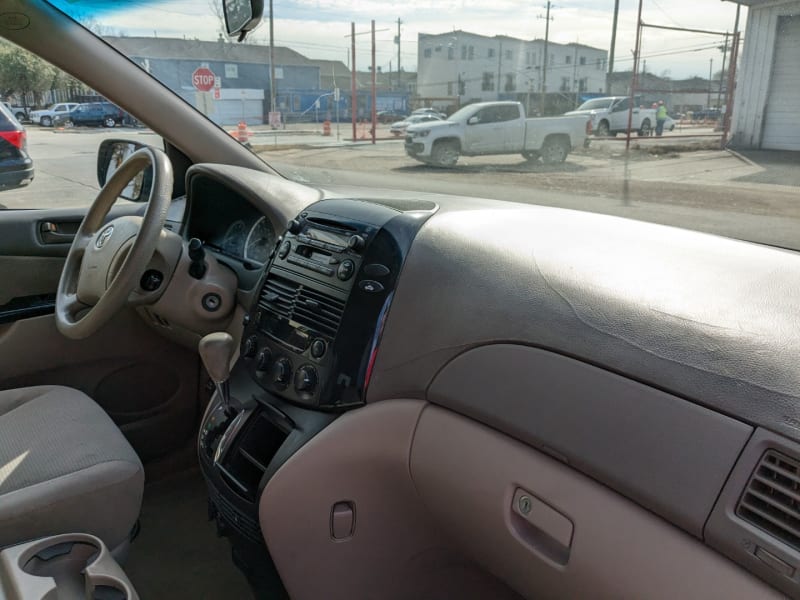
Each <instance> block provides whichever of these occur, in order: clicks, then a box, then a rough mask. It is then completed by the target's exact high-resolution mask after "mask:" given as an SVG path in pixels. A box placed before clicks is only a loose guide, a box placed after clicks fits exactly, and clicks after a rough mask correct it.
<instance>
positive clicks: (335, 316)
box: [199, 199, 436, 596]
mask: <svg viewBox="0 0 800 600" xmlns="http://www.w3.org/2000/svg"><path fill="white" fill-rule="evenodd" d="M435 208H436V206H435V205H434V204H433V203H430V202H424V201H419V202H415V201H404V202H401V203H387V204H378V203H375V202H367V201H361V200H348V199H335V200H324V201H321V202H318V203H316V204H314V205H312V206H310V207H309V208H308V209H307V210H305V211H304V212H302V213H301V214H299V215H297V217H296V218H294V219H292V220H291V221H290V222H289V223H288V225H287V227H286V230H285V231H284V232H283V235H282V236H281V237H280V238H279V239H278V241H277V244H276V246H275V248H274V249H273V251H272V255H271V257H270V262H269V263H268V265H267V267H266V269H265V271H264V273H263V275H262V277H261V280H260V282H259V284H258V287H257V289H256V293H255V294H254V295H253V298H252V303H251V306H250V307H249V310H248V312H247V314H246V316H245V318H244V322H243V325H244V331H243V335H242V338H241V339H242V342H241V347H240V349H239V353H240V358H239V360H238V361H237V363H236V365H235V366H234V368H233V370H232V371H231V373H230V378H229V380H228V381H226V382H225V386H224V387H219V390H220V391H219V392H218V393H217V394H216V395H215V397H214V398H213V399H212V402H211V403H210V404H209V407H208V409H207V411H206V414H205V417H204V419H203V423H202V426H201V431H200V438H199V455H200V464H201V468H202V471H203V474H204V476H205V478H206V481H207V483H208V487H209V498H210V503H209V515H210V518H212V519H214V520H215V521H216V522H217V526H218V529H219V531H220V532H221V533H222V534H225V535H227V536H228V537H230V538H231V542H232V546H233V553H234V560H235V562H236V563H237V565H238V566H239V567H240V568H242V570H243V571H244V572H245V574H247V575H248V577H249V578H250V581H251V584H252V585H253V586H254V588H255V589H256V592H257V594H258V593H259V591H261V592H263V593H264V594H265V595H266V594H268V593H269V594H272V595H273V596H274V595H275V591H274V590H275V585H278V584H279V579H278V581H277V584H276V582H275V581H274V579H275V578H276V577H277V576H276V575H275V576H274V577H270V575H269V574H265V569H264V565H265V564H271V562H270V561H269V560H268V557H267V556H266V547H265V545H264V541H263V535H262V532H261V529H260V527H259V523H258V500H259V497H260V495H261V491H262V490H263V489H264V486H265V485H266V484H267V482H268V481H269V479H270V477H271V476H272V474H274V473H275V471H277V469H278V468H279V467H280V466H281V465H282V464H283V463H284V462H285V461H286V460H287V459H288V458H289V457H290V456H291V455H292V454H293V453H294V452H296V451H297V450H298V449H299V448H300V447H302V446H303V445H304V444H305V443H307V442H308V441H309V440H310V439H311V438H312V437H313V436H314V435H316V434H317V433H319V432H320V431H321V430H322V429H323V428H324V427H326V426H327V425H328V424H330V423H331V422H333V421H334V420H335V419H336V418H337V417H338V416H339V415H340V414H341V413H342V412H343V411H346V410H348V409H352V408H356V407H358V406H361V405H362V404H363V403H364V401H365V394H366V390H367V386H368V384H369V378H370V375H371V369H372V365H373V362H374V360H375V357H376V354H377V352H378V350H379V344H380V335H381V331H382V326H383V321H384V319H385V318H386V315H387V313H388V311H389V308H390V306H391V301H392V297H393V294H394V289H395V286H396V284H397V281H398V277H399V275H400V272H401V269H402V267H403V263H404V260H405V258H406V255H407V253H408V251H409V250H410V247H411V243H412V241H413V239H414V237H415V235H416V233H417V231H418V230H419V228H420V227H421V226H422V224H423V223H424V222H425V221H426V220H427V219H428V218H429V217H430V216H431V214H433V211H434V210H435ZM204 360H205V358H204ZM228 386H229V389H230V401H229V402H228V401H226V400H224V399H223V398H222V396H224V395H225V394H227V389H228ZM254 565H258V568H254Z"/></svg>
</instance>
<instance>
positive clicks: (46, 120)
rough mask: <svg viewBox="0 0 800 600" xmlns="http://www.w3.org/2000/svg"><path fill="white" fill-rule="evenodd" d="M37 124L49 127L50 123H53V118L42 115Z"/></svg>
mask: <svg viewBox="0 0 800 600" xmlns="http://www.w3.org/2000/svg"><path fill="white" fill-rule="evenodd" d="M39 124H40V125H41V126H42V127H50V125H52V124H53V119H52V118H51V117H47V116H44V117H42V119H41V120H40V121H39Z"/></svg>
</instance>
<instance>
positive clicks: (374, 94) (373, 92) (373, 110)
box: [370, 19, 378, 144]
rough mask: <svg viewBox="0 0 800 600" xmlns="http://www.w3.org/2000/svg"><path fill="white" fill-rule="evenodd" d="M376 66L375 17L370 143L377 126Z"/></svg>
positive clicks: (373, 138) (373, 140)
mask: <svg viewBox="0 0 800 600" xmlns="http://www.w3.org/2000/svg"><path fill="white" fill-rule="evenodd" d="M377 70H378V69H377V67H376V66H375V19H373V20H372V102H371V104H372V110H371V111H370V116H371V117H372V118H371V119H370V120H371V121H372V143H373V144H374V143H375V133H376V132H375V130H376V129H377V128H378V113H377V111H376V110H375V100H376V98H377V94H376V93H375V76H376V71H377Z"/></svg>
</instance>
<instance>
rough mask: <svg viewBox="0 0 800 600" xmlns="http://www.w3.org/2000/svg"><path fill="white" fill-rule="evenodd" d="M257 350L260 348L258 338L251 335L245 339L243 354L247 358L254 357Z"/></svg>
mask: <svg viewBox="0 0 800 600" xmlns="http://www.w3.org/2000/svg"><path fill="white" fill-rule="evenodd" d="M256 350H258V338H257V337H256V336H254V335H251V336H250V337H249V338H247V339H246V340H245V341H244V347H243V348H242V355H243V356H244V357H245V358H253V357H254V356H255V355H256Z"/></svg>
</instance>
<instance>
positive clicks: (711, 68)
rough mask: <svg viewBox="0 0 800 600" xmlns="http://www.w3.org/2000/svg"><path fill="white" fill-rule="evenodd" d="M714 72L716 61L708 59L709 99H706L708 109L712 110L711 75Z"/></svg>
mask: <svg viewBox="0 0 800 600" xmlns="http://www.w3.org/2000/svg"><path fill="white" fill-rule="evenodd" d="M713 70H714V59H713V58H709V59H708V98H706V108H711V73H712V71H713Z"/></svg>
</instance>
